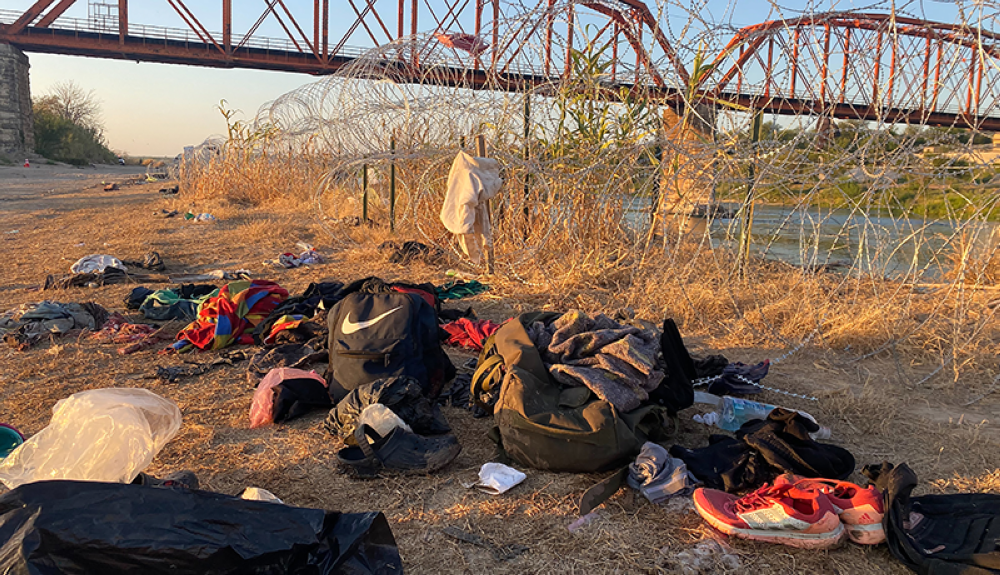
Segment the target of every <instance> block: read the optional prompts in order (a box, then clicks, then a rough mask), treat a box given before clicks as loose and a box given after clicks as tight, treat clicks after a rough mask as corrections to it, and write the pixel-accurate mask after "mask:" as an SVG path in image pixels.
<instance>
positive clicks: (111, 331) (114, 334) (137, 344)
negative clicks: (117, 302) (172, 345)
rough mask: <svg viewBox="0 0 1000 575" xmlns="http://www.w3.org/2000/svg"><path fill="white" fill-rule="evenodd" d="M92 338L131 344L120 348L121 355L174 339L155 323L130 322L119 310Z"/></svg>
mask: <svg viewBox="0 0 1000 575" xmlns="http://www.w3.org/2000/svg"><path fill="white" fill-rule="evenodd" d="M91 338H93V339H96V340H98V341H100V342H103V343H119V344H120V343H127V344H129V345H127V346H125V347H122V348H119V349H118V353H119V354H121V355H129V354H132V353H135V352H137V351H142V350H144V349H146V348H148V347H152V346H154V345H156V344H157V343H159V342H161V341H169V340H171V339H173V338H172V337H171V336H169V335H166V334H164V333H163V331H162V330H160V329H159V328H157V327H156V326H155V325H149V324H145V323H130V322H129V321H128V319H126V318H125V316H123V315H122V314H120V313H118V312H115V313H113V314H111V317H110V318H108V321H107V322H105V324H104V327H102V328H101V330H100V331H98V332H96V333H94V334H93V335H92V336H91Z"/></svg>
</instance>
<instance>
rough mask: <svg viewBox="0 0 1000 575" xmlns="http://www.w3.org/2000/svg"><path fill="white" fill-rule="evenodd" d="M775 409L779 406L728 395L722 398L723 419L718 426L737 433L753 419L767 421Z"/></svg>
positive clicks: (720, 419)
mask: <svg viewBox="0 0 1000 575" xmlns="http://www.w3.org/2000/svg"><path fill="white" fill-rule="evenodd" d="M775 407H777V406H776V405H771V404H769V403H760V402H757V401H751V400H749V399H740V398H738V397H729V396H728V395H726V396H723V398H722V417H720V418H719V421H718V423H716V425H717V426H719V429H725V430H726V431H736V430H737V429H739V428H740V426H742V425H743V424H744V423H746V422H748V421H750V420H751V419H767V414H768V413H771V411H773V410H774V408H775Z"/></svg>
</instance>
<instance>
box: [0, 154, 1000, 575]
mask: <svg viewBox="0 0 1000 575" xmlns="http://www.w3.org/2000/svg"><path fill="white" fill-rule="evenodd" d="M142 173H143V171H142V170H141V169H136V168H121V167H117V166H115V167H99V168H85V169H77V168H68V167H62V166H40V167H32V168H30V169H25V168H21V167H16V168H15V167H0V242H2V243H0V246H2V254H3V257H2V258H0V278H2V281H0V311H2V310H5V309H8V308H11V307H14V306H17V305H19V304H22V303H27V302H34V301H40V300H42V299H55V300H59V301H64V302H71V301H75V302H84V301H95V302H97V303H100V304H101V305H103V306H105V307H106V308H108V309H109V310H110V311H120V312H123V313H126V312H125V309H124V304H123V303H122V300H123V298H124V297H125V296H126V295H127V294H128V293H129V291H130V290H131V289H132V287H133V286H124V285H117V286H105V287H100V288H92V289H87V288H77V289H70V290H65V291H48V292H42V291H40V290H39V289H38V285H39V284H41V283H42V282H43V281H44V278H45V276H46V275H47V274H50V273H66V271H67V270H68V267H69V265H70V264H71V263H72V262H73V261H75V260H76V259H78V258H79V257H82V256H84V255H88V254H91V253H108V254H112V255H115V256H117V257H119V258H123V259H124V258H139V257H141V256H142V255H143V254H144V253H145V252H146V251H148V250H156V251H158V252H159V253H160V254H161V255H162V257H163V258H164V260H165V261H166V263H167V266H168V268H167V272H168V273H184V272H194V273H201V272H205V271H209V270H213V269H237V268H248V269H251V270H253V271H254V272H256V273H257V274H258V277H263V278H266V279H271V280H274V281H277V282H279V283H280V284H281V285H282V286H284V287H286V288H288V289H289V291H290V292H292V293H293V294H294V293H299V292H301V290H302V289H304V288H305V287H306V286H307V285H308V284H309V283H310V282H312V281H320V280H323V279H335V280H339V281H345V282H346V281H349V280H353V279H356V278H360V277H365V276H369V275H379V276H381V277H383V278H384V279H386V280H409V281H416V282H422V281H431V282H435V283H443V282H444V281H445V280H446V279H447V278H446V277H445V275H444V273H443V272H444V270H443V269H437V268H431V267H427V266H424V265H422V264H419V265H414V266H411V267H409V268H404V267H401V266H398V265H394V264H390V263H388V262H386V261H385V260H384V259H383V258H382V257H381V256H379V255H378V253H377V252H376V251H375V249H374V247H373V245H369V244H362V245H358V246H344V245H339V244H335V243H333V242H331V240H330V239H329V236H327V235H325V233H324V231H323V229H322V228H321V227H320V226H319V225H318V223H317V221H316V218H315V217H313V215H312V214H311V213H310V212H309V211H308V209H302V208H299V207H296V206H289V207H287V208H283V209H280V210H279V209H250V208H245V207H241V206H238V205H228V204H222V203H218V204H207V205H199V206H190V205H188V204H187V203H185V201H184V198H183V195H181V196H180V197H179V198H165V197H161V195H160V194H159V193H158V189H159V188H160V187H161V184H156V183H153V184H135V185H122V187H121V189H119V190H116V191H110V192H105V191H103V186H102V185H101V183H102V182H117V183H120V184H124V183H125V182H127V181H130V179H131V176H138V175H141V174H142ZM188 208H191V209H194V210H196V211H210V212H212V213H213V214H215V215H216V216H217V217H218V218H219V220H218V221H217V222H216V223H214V224H195V223H190V222H185V221H184V220H182V219H180V218H170V219H164V218H162V217H160V216H159V215H158V214H160V212H161V210H163V209H180V210H182V211H183V210H184V209H188ZM402 239H407V238H402ZM297 240H304V241H308V242H311V243H313V244H315V245H316V247H317V248H318V249H319V250H320V251H321V252H323V253H325V254H327V255H328V256H329V257H330V261H329V262H328V263H327V264H324V265H321V266H316V267H312V268H304V269H295V270H279V269H274V268H269V267H266V266H265V265H263V264H262V262H263V260H265V259H268V258H273V257H276V255H277V254H278V253H280V252H282V251H288V250H291V249H293V248H294V243H295V241H297ZM485 281H487V282H488V281H489V280H488V279H486V280H485ZM562 295H563V296H565V294H562ZM552 300H553V301H555V298H554V297H553V298H552ZM547 303H550V302H548V301H546V300H545V299H544V298H539V297H537V296H531V297H529V296H527V295H524V296H522V295H519V294H497V293H487V294H484V295H480V296H476V297H474V298H470V299H466V300H461V301H460V302H458V304H455V306H456V307H457V306H458V305H459V304H460V305H462V306H469V305H471V306H473V307H474V308H475V309H476V310H477V312H478V313H479V315H480V316H481V317H486V318H490V319H494V320H503V319H506V318H508V317H511V316H513V315H515V314H517V313H519V312H521V311H526V310H528V309H532V308H536V307H542V306H545V305H546V304H547ZM587 311H590V312H594V311H600V310H587ZM132 317H136V316H132ZM136 319H139V318H138V317H136ZM647 319H650V320H654V321H656V320H660V319H662V318H647ZM681 329H682V333H684V334H685V338H686V341H687V342H688V344H689V347H691V348H692V349H693V350H695V351H700V352H704V353H708V352H713V353H723V354H725V355H726V356H727V357H729V358H730V359H731V360H734V361H744V362H751V361H752V362H756V361H759V360H761V359H763V358H765V357H776V356H777V355H778V354H779V353H781V351H783V350H773V349H710V348H708V347H707V346H706V345H704V343H703V342H702V340H701V339H700V338H699V337H698V336H697V334H691V335H690V337H688V334H687V333H686V332H685V331H684V328H683V326H682V328H681ZM115 347H116V346H112V345H102V344H99V343H96V342H94V341H92V340H90V339H88V338H87V337H85V336H81V337H79V338H64V339H60V340H52V341H46V342H42V343H41V344H39V345H37V346H35V347H33V348H32V349H30V350H28V351H25V352H18V351H15V350H13V349H8V348H6V347H4V348H2V349H0V422H8V423H11V424H13V425H15V426H17V427H19V428H20V429H22V430H23V431H24V432H25V433H26V434H33V433H36V432H38V431H39V430H41V429H42V428H43V427H44V426H45V425H46V424H47V423H48V421H49V419H50V416H51V408H52V406H53V405H54V404H55V402H56V401H58V400H59V399H62V398H64V397H67V396H68V395H70V394H72V393H75V392H78V391H82V390H86V389H94V388H106V387H144V388H147V389H150V390H151V391H153V392H155V393H157V394H160V395H162V396H164V397H167V398H169V399H171V400H173V401H175V402H176V403H177V404H178V406H179V407H180V408H181V410H182V412H183V415H184V424H183V427H182V429H181V431H180V433H179V435H178V436H177V437H176V438H175V439H174V440H173V441H172V442H171V443H170V444H168V445H167V447H166V448H165V449H164V450H163V451H162V452H161V453H160V454H159V456H158V457H157V458H156V460H155V461H154V463H153V465H152V467H151V468H150V469H149V470H148V471H149V472H151V473H153V474H162V473H166V472H168V471H170V470H173V469H182V468H183V469H191V470H194V471H195V472H196V473H197V474H198V476H199V477H200V479H201V481H202V486H203V487H204V488H206V489H210V490H214V491H219V492H222V493H229V494H236V493H239V492H240V491H241V490H242V489H243V488H244V487H247V486H257V487H263V488H265V489H268V490H270V491H272V492H273V493H275V494H277V495H278V496H279V497H281V498H282V499H284V500H285V501H286V502H287V503H289V504H292V505H299V506H308V507H321V508H324V509H330V510H339V511H346V512H352V511H365V510H380V511H383V512H384V513H385V514H386V515H387V517H388V518H389V521H390V523H391V524H392V527H393V531H394V533H395V535H396V538H397V541H398V543H399V548H400V553H401V555H402V557H403V561H404V564H405V567H406V570H407V571H408V572H411V573H487V572H489V573H494V574H501V573H670V572H680V571H677V570H676V569H677V568H678V565H677V564H676V557H677V555H678V553H680V552H682V551H685V550H688V549H691V548H693V547H694V546H695V545H696V544H698V543H699V542H700V541H702V540H704V539H707V538H714V537H719V536H718V535H717V534H715V533H714V532H712V531H711V530H710V529H709V528H707V527H706V526H705V525H704V523H703V522H702V521H701V519H700V518H699V517H698V516H697V514H696V513H695V512H694V510H693V508H692V507H691V505H690V500H689V499H682V500H677V501H674V502H671V503H670V504H668V505H663V506H655V505H652V504H650V503H648V502H646V501H645V500H644V499H642V498H641V497H639V496H637V495H636V494H635V493H633V492H632V491H630V490H623V491H622V492H620V493H619V494H618V495H617V496H615V497H614V498H613V499H612V500H611V501H609V502H608V503H607V504H605V505H604V506H603V507H602V508H601V509H599V510H598V512H597V514H598V519H597V520H596V521H594V522H592V523H590V524H589V525H588V526H586V527H584V528H583V529H582V530H580V531H578V532H576V533H571V532H569V531H568V530H567V526H568V525H569V524H570V523H571V522H573V521H574V519H576V517H577V515H576V511H577V504H578V500H579V497H580V495H581V494H582V493H583V491H584V490H585V489H586V488H587V487H589V486H590V485H592V484H593V483H594V482H596V481H597V480H599V479H601V476H600V475H570V474H554V473H543V472H538V471H535V470H530V469H528V470H525V471H526V472H527V474H528V479H527V480H526V481H525V483H524V484H522V485H520V486H518V487H517V488H516V489H515V490H513V491H511V492H509V493H508V494H506V495H503V496H499V497H492V496H489V495H485V494H482V493H479V492H476V491H471V490H467V489H465V488H463V487H462V485H461V483H462V482H463V481H468V480H470V479H472V478H473V477H475V475H476V472H477V470H478V469H479V467H480V466H481V465H482V464H483V463H485V462H487V461H490V460H491V458H492V457H493V455H494V449H493V447H492V445H491V443H490V441H489V440H488V439H487V437H486V432H487V431H488V429H489V428H490V427H491V425H492V422H491V420H490V419H479V420H477V419H473V418H472V416H471V414H470V413H468V412H466V411H464V410H461V409H453V408H446V409H445V414H446V416H447V418H448V419H449V421H450V422H451V424H452V426H453V427H454V429H455V433H456V435H457V436H458V438H459V440H460V442H461V443H462V445H463V447H464V450H463V452H462V454H461V455H460V456H459V458H458V459H457V460H456V461H455V462H454V463H453V464H452V465H451V466H450V467H448V468H447V469H445V470H444V471H443V472H441V473H439V474H436V475H433V476H428V477H410V478H393V477H389V478H384V479H378V480H369V481H361V480H355V479H351V478H349V477H347V476H345V475H343V474H342V473H340V472H339V470H338V468H337V465H336V458H335V453H336V451H337V449H338V448H339V447H341V445H340V443H339V442H338V441H336V440H334V439H333V438H332V437H331V436H329V435H328V434H327V432H326V431H325V430H324V429H323V427H322V421H323V419H324V418H325V416H326V414H325V413H324V412H317V413H314V414H312V415H309V416H307V417H304V418H302V419H299V420H295V421H293V422H290V423H289V424H287V425H279V426H271V427H267V428H262V429H256V430H251V429H249V428H248V420H247V413H248V408H249V405H250V398H251V395H252V391H253V390H252V388H251V387H250V386H249V385H248V383H247V379H246V376H245V369H246V367H245V366H246V364H245V363H243V364H239V363H237V364H236V365H233V366H228V365H224V366H220V367H217V368H215V369H213V370H211V371H209V372H208V373H206V374H204V375H201V376H196V377H191V378H187V379H183V380H181V381H179V382H176V383H167V382H163V381H160V380H157V379H146V376H147V374H149V373H150V372H151V371H152V370H154V369H155V367H156V366H160V365H162V366H169V365H178V364H181V363H182V362H185V361H188V362H190V361H194V362H205V361H210V360H211V359H213V357H214V354H210V353H206V354H195V355H191V356H183V357H178V356H166V355H158V354H157V353H156V349H153V350H149V351H145V352H141V353H138V354H135V355H130V356H121V355H118V354H117V353H116V351H115ZM451 353H452V355H453V358H454V359H455V363H456V364H460V363H461V362H463V361H464V360H465V359H466V358H468V357H472V355H471V354H468V353H463V352H451ZM902 361H903V362H906V363H907V370H908V372H909V373H914V372H918V371H919V370H920V369H921V368H922V367H921V366H920V365H918V362H916V361H915V360H913V361H909V360H907V358H902ZM900 373H902V372H901V371H900V370H899V369H898V368H897V363H896V362H895V361H894V360H892V359H891V358H888V357H885V358H881V357H876V358H872V359H871V360H867V361H865V362H862V363H848V362H846V361H844V360H843V358H839V357H837V356H835V355H830V354H826V353H823V352H819V351H808V350H807V351H803V352H799V353H797V354H795V355H793V356H792V357H791V358H789V359H788V360H786V361H784V362H782V363H781V364H779V365H776V366H775V367H774V369H773V370H772V373H771V375H769V376H768V378H767V383H769V384H770V385H772V386H776V387H780V388H783V389H787V390H790V391H793V392H798V393H809V394H812V395H815V396H816V397H818V398H819V401H816V402H810V401H805V400H797V399H793V398H788V397H785V396H779V395H775V394H772V393H765V394H763V395H762V396H761V399H762V400H763V401H770V402H772V403H780V404H784V405H788V406H790V407H796V408H801V409H805V410H807V411H809V412H810V413H812V414H813V415H815V416H816V417H817V418H818V419H819V420H820V421H821V422H822V423H824V424H825V425H828V426H829V427H830V428H832V430H833V440H832V441H834V442H835V443H838V444H839V445H842V446H844V447H847V448H848V449H850V450H851V451H852V453H854V455H855V457H856V459H857V461H858V470H859V471H860V468H861V466H862V465H864V464H866V463H874V462H880V461H892V462H896V463H901V462H906V463H908V464H909V465H910V466H911V467H912V468H913V469H914V470H915V471H916V473H917V475H918V477H919V478H920V479H921V481H922V486H921V491H922V492H954V491H959V490H987V491H1000V483H998V482H997V479H996V477H997V476H998V475H1000V471H998V470H1000V449H998V447H1000V420H997V413H998V407H1000V403H998V401H997V399H995V398H993V397H992V396H991V397H988V398H986V399H985V400H983V401H981V402H979V403H977V404H975V405H973V406H971V407H962V406H961V402H962V400H963V399H965V398H967V394H966V393H965V392H964V390H963V389H962V388H961V383H960V382H958V383H957V384H956V383H954V382H945V383H939V384H934V385H931V384H927V385H925V386H924V387H921V388H915V387H914V386H912V385H910V383H909V382H908V381H906V380H904V379H903V378H901V377H900V375H899V374H900ZM998 395H1000V394H998ZM697 411H699V409H698V408H694V409H691V410H687V411H685V412H684V413H682V415H681V421H680V432H679V435H678V436H677V438H676V442H677V443H678V444H681V445H685V446H687V447H700V446H703V445H706V444H707V439H708V435H709V434H710V433H711V430H710V429H708V428H706V427H704V426H702V425H700V424H697V423H695V422H693V421H691V417H690V416H691V415H692V414H694V413H696V412H697ZM853 479H854V480H855V481H859V482H860V481H863V479H862V477H861V476H860V474H855V476H854V478H853ZM447 526H453V527H457V528H459V529H462V530H465V531H468V532H470V533H473V534H476V535H479V536H481V537H483V538H484V539H485V540H486V541H488V542H490V543H492V544H495V545H498V546H503V545H512V544H518V545H524V546H526V547H527V548H528V551H527V552H525V553H524V554H522V555H520V556H518V557H515V558H511V559H498V558H496V557H494V555H493V553H491V552H490V551H489V550H487V549H484V548H481V547H477V546H473V545H470V544H467V543H463V542H460V541H457V540H455V539H453V538H450V537H448V536H447V535H445V534H444V533H443V532H442V529H443V528H444V527H447ZM725 544H726V545H728V546H730V547H731V549H732V552H733V553H735V554H736V555H738V556H739V558H740V565H739V567H738V568H734V566H733V565H731V564H730V565H729V566H728V567H727V566H723V565H718V566H715V567H710V568H707V569H706V570H704V571H703V572H704V573H729V572H733V573H737V572H738V573H762V574H767V573H817V574H818V573H839V574H848V573H899V574H901V573H906V572H907V570H906V569H905V568H903V567H902V566H901V565H900V564H899V563H897V562H896V560H895V559H893V557H892V556H891V555H890V554H889V552H888V551H887V550H886V548H885V547H884V546H879V547H874V548H862V547H859V546H856V545H854V544H847V545H845V546H844V547H842V548H840V549H837V550H833V551H827V552H810V551H801V550H795V549H790V548H785V547H780V546H774V545H767V544H754V543H748V542H743V541H727V542H725Z"/></svg>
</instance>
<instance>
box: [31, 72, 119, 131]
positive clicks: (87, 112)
mask: <svg viewBox="0 0 1000 575" xmlns="http://www.w3.org/2000/svg"><path fill="white" fill-rule="evenodd" d="M36 105H40V106H43V107H45V108H46V109H47V110H48V111H50V112H52V113H54V114H56V115H57V116H59V117H60V118H63V119H66V120H69V121H70V122H72V123H74V124H76V125H78V126H83V127H85V128H92V129H94V130H95V131H97V132H101V131H103V129H104V126H103V123H102V121H101V101H100V100H99V99H98V98H97V94H96V93H95V92H94V91H93V90H91V91H89V92H87V91H85V90H84V89H83V88H81V87H80V85H79V84H77V83H76V82H74V81H72V80H66V81H63V82H58V83H56V84H55V85H53V86H52V90H51V91H50V92H49V93H48V94H46V95H44V96H42V97H41V98H40V99H39V101H38V103H37V104H36Z"/></svg>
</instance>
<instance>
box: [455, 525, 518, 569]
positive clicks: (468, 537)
mask: <svg viewBox="0 0 1000 575" xmlns="http://www.w3.org/2000/svg"><path fill="white" fill-rule="evenodd" d="M441 532H442V533H444V534H445V535H447V536H448V537H451V538H452V539H457V540H459V541H461V542H463V543H469V544H472V545H475V546H476V547H482V548H483V549H486V550H487V551H489V552H490V553H492V554H493V558H494V559H496V560H497V561H510V560H511V559H515V558H517V557H518V556H519V555H523V554H524V553H526V552H527V551H528V547H526V546H524V545H518V544H516V543H515V544H511V545H495V544H493V543H490V542H489V541H486V540H485V539H483V538H482V537H480V536H479V535H476V534H474V533H469V532H468V531H465V530H463V529H459V528H458V527H454V526H452V525H449V526H447V527H445V528H443V529H441Z"/></svg>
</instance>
